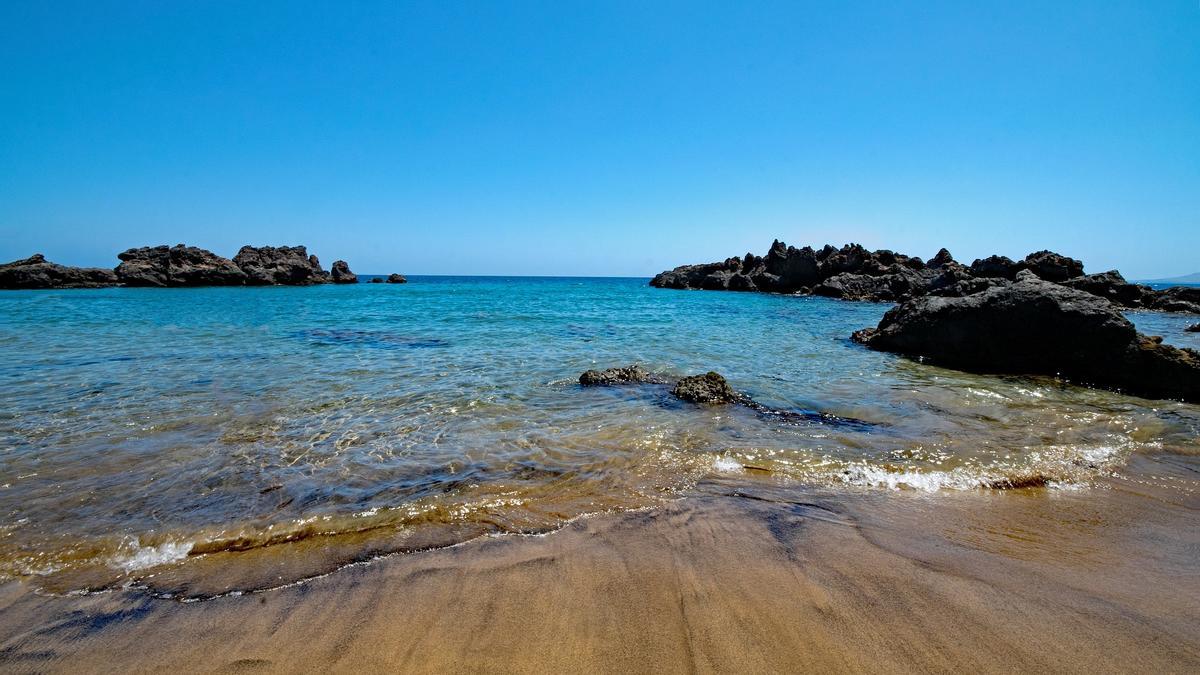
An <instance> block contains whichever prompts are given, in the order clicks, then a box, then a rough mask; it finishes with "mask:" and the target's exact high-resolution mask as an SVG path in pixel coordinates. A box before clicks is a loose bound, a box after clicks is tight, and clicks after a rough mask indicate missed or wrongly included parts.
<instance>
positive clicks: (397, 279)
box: [387, 274, 408, 284]
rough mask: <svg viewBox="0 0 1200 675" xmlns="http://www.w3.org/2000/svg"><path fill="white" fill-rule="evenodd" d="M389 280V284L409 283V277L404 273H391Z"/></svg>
mask: <svg viewBox="0 0 1200 675" xmlns="http://www.w3.org/2000/svg"><path fill="white" fill-rule="evenodd" d="M387 282H388V283H389V284H407V283H408V279H405V278H404V275H403V274H389V275H388V278H387Z"/></svg>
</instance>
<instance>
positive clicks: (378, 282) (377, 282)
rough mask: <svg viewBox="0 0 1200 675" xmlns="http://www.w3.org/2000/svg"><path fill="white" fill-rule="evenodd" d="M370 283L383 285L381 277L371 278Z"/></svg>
mask: <svg viewBox="0 0 1200 675" xmlns="http://www.w3.org/2000/svg"><path fill="white" fill-rule="evenodd" d="M371 283H373V284H382V283H383V278H381V277H373V278H372V279H371Z"/></svg>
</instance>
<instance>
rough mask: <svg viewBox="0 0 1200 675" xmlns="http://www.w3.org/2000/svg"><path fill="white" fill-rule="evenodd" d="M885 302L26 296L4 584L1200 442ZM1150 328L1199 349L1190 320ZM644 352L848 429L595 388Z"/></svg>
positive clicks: (947, 481) (965, 479)
mask: <svg viewBox="0 0 1200 675" xmlns="http://www.w3.org/2000/svg"><path fill="white" fill-rule="evenodd" d="M887 308H888V306H887V305H878V304H869V303H847V302H840V301H836V300H829V299H823V298H809V297H786V296H774V295H765V294H740V293H712V292H681V291H670V290H662V289H653V288H650V287H648V286H647V285H646V280H645V279H549V278H479V277H476V278H454V277H424V278H422V277H416V278H413V279H412V281H411V283H409V284H407V285H389V284H360V285H358V286H321V287H314V288H204V289H170V290H166V289H122V288H116V289H104V290H87V291H38V292H6V293H3V294H0V349H2V352H3V354H4V359H3V362H2V363H0V384H2V389H0V575H6V576H34V577H37V578H40V579H42V580H44V581H45V583H47V584H48V585H50V586H53V587H56V588H59V589H60V590H61V589H69V588H79V587H98V586H104V585H107V584H111V583H114V582H119V581H122V580H129V579H137V578H140V577H142V576H145V575H148V574H150V573H151V572H152V571H154V570H155V569H157V568H161V567H162V566H163V565H164V564H166V563H173V562H177V561H185V562H184V563H183V566H184V567H186V566H187V565H193V564H197V561H199V560H201V559H205V558H209V559H215V558H218V557H222V556H224V558H222V559H225V558H236V557H237V556H239V555H246V554H248V553H249V552H252V551H262V550H267V549H270V550H285V549H286V548H287V547H286V546H283V545H284V544H294V543H296V542H303V541H312V540H314V539H316V540H321V541H326V542H331V541H339V542H341V544H339V545H340V546H342V550H340V552H339V554H338V555H339V557H338V560H347V559H357V558H360V557H362V556H364V555H366V554H367V553H370V554H372V555H373V554H377V553H381V552H387V551H389V550H402V549H405V548H421V547H426V546H433V545H444V544H447V543H453V542H455V541H460V540H463V539H465V538H469V537H472V536H477V535H479V534H483V533H488V532H540V531H546V530H549V529H553V528H554V527H556V526H558V525H560V524H561V523H562V522H564V521H565V520H568V519H570V518H573V517H576V516H578V515H581V514H585V513H593V512H602V511H611V510H618V509H627V508H637V507H643V506H649V505H653V504H656V503H660V502H661V501H662V500H664V499H670V498H672V497H674V496H677V495H683V494H687V493H688V491H689V490H692V489H693V487H694V486H695V485H696V484H697V482H698V481H701V480H702V479H704V478H706V477H711V476H713V475H717V474H723V475H726V476H728V475H741V476H745V477H746V479H747V480H753V479H761V480H784V481H796V482H800V483H814V484H819V485H822V486H826V487H830V486H832V487H835V488H839V489H847V490H891V489H915V490H924V491H930V492H934V491H938V490H964V489H965V490H978V489H992V488H1004V487H1012V486H1018V487H1019V486H1024V485H1042V484H1046V483H1048V484H1049V485H1050V486H1051V488H1052V489H1053V488H1064V487H1066V488H1084V487H1086V486H1088V485H1089V483H1090V481H1092V480H1093V479H1095V478H1096V477H1097V476H1100V475H1102V474H1105V473H1108V472H1112V471H1115V470H1117V469H1119V468H1120V467H1121V466H1123V465H1124V464H1125V462H1126V461H1128V459H1129V457H1130V455H1131V454H1132V453H1156V452H1164V451H1169V452H1172V453H1183V454H1193V455H1194V454H1197V453H1200V443H1198V441H1197V435H1198V432H1200V408H1198V407H1197V406H1193V405H1186V404H1180V403H1174V402H1164V401H1147V400H1144V399H1138V398H1132V397H1127V396H1123V395H1120V394H1115V393H1111V392H1105V391H1095V390H1088V389H1082V388H1077V387H1073V386H1070V385H1067V384H1063V383H1060V382H1056V381H1053V380H1049V379H1028V378H995V377H987V376H979V375H969V374H964V373H958V372H954V371H949V370H944V369H939V368H934V367H931V366H927V365H922V364H919V363H915V362H912V361H909V360H905V359H901V358H897V357H894V356H891V355H887V354H880V353H875V352H871V351H868V350H866V349H863V348H861V347H859V346H857V345H854V344H852V343H851V342H849V340H848V336H849V334H850V333H851V332H852V331H853V330H855V329H858V328H862V327H865V326H870V325H874V324H875V323H876V322H877V321H878V320H879V318H880V316H881V315H882V314H883V312H884V311H886V309H887ZM1130 316H1131V318H1132V319H1133V320H1134V321H1135V323H1137V324H1138V326H1139V328H1140V329H1142V330H1143V331H1145V332H1149V333H1153V334H1159V335H1163V336H1164V337H1165V338H1166V340H1167V341H1168V342H1172V343H1175V344H1179V345H1183V346H1193V347H1200V335H1198V334H1194V333H1185V332H1183V328H1184V327H1185V326H1186V325H1188V324H1189V323H1191V322H1192V321H1191V320H1194V319H1195V317H1186V316H1173V315H1166V314H1156V313H1139V314H1132V315H1130ZM633 362H637V363H641V364H643V365H645V366H647V367H648V368H650V369H652V370H655V371H658V372H661V373H663V374H664V375H667V376H674V375H683V374H692V373H698V372H704V371H707V370H710V369H711V370H717V371H720V372H721V373H722V374H724V375H725V376H726V377H727V378H728V379H729V381H730V383H731V384H732V385H733V386H734V387H735V388H737V389H739V390H741V391H743V392H746V393H748V394H749V395H751V396H752V397H753V398H754V399H755V400H756V401H758V402H760V403H763V404H765V405H767V406H771V407H773V408H777V409H781V410H788V411H798V412H814V413H829V414H832V415H835V416H838V417H840V418H843V419H845V420H852V421H855V422H854V423H839V422H837V420H828V421H820V420H817V421H813V419H806V418H785V417H780V416H772V415H763V414H759V413H756V412H755V411H753V410H750V409H746V408H740V407H733V408H713V407H702V406H694V405H690V404H683V403H680V402H678V401H675V400H673V399H671V398H670V397H669V396H668V395H667V390H666V388H663V387H658V386H628V387H615V388H583V387H580V386H579V385H578V384H577V383H576V380H577V378H578V376H579V374H580V373H581V372H582V371H584V370H586V369H588V368H593V367H599V368H603V367H608V366H615V365H624V364H627V363H633ZM346 550H352V551H358V553H353V552H352V553H346ZM312 571H314V570H313V569H307V568H306V570H305V573H310V572H312ZM288 574H293V572H288ZM286 577H287V574H285V573H283V572H281V573H280V574H279V575H278V579H279V580H280V581H281V582H285V581H287V578H286Z"/></svg>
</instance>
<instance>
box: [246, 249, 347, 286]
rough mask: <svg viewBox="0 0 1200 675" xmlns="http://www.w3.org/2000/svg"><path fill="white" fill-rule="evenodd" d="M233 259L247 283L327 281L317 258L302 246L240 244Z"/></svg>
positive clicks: (305, 283) (285, 283) (252, 284)
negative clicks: (241, 245)
mask: <svg viewBox="0 0 1200 675" xmlns="http://www.w3.org/2000/svg"><path fill="white" fill-rule="evenodd" d="M233 262H234V264H236V265H237V266H238V267H239V268H240V269H241V270H242V272H244V273H245V275H246V284H247V285H249V286H273V285H284V286H309V285H312V284H323V283H326V282H327V281H328V280H329V275H328V273H327V272H325V270H323V269H321V261H320V260H318V259H317V256H315V255H309V254H308V249H306V248H305V247H303V246H243V247H242V248H241V249H239V250H238V252H237V255H235V256H233Z"/></svg>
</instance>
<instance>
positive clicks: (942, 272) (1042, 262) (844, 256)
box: [650, 241, 1200, 313]
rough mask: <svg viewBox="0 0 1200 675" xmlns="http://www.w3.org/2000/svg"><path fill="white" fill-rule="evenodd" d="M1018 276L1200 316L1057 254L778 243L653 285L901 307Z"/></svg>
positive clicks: (665, 276)
mask: <svg viewBox="0 0 1200 675" xmlns="http://www.w3.org/2000/svg"><path fill="white" fill-rule="evenodd" d="M1021 272H1029V273H1031V274H1033V275H1034V276H1036V277H1038V278H1041V279H1043V280H1046V281H1051V282H1054V283H1060V284H1063V285H1066V286H1069V287H1071V288H1076V289H1078V290H1082V291H1086V292H1088V293H1092V294H1094V295H1099V296H1101V297H1103V298H1106V299H1108V300H1110V301H1112V302H1115V303H1117V304H1119V305H1121V306H1122V307H1130V308H1144V309H1155V310H1162V311H1171V312H1197V313H1200V289H1193V288H1189V287H1176V288H1172V289H1168V290H1166V291H1155V290H1154V289H1151V288H1149V287H1147V286H1139V285H1137V284H1130V283H1127V282H1126V281H1125V279H1124V278H1122V277H1121V275H1120V273H1118V272H1116V271H1113V272H1105V273H1103V274H1094V275H1086V276H1085V275H1084V274H1083V263H1082V262H1080V261H1079V260H1076V259H1075V258H1070V257H1067V256H1065V255H1061V254H1058V253H1055V252H1053V251H1037V252H1035V253H1030V254H1029V255H1027V256H1025V258H1024V259H1023V260H1020V261H1014V260H1012V259H1010V258H1007V257H1005V256H999V255H994V256H989V257H987V258H981V259H978V260H975V261H974V262H972V263H971V265H970V266H966V265H963V264H961V263H959V262H957V261H955V260H954V256H952V255H951V254H950V251H948V250H946V249H944V248H943V249H941V250H939V251H938V252H937V254H936V255H934V256H933V258H931V259H930V260H929V262H928V263H925V262H923V261H922V260H921V259H920V258H918V257H915V256H907V255H903V254H900V253H895V252H893V251H888V250H879V251H868V250H867V249H865V248H863V247H862V246H860V245H858V244H847V245H845V246H843V247H842V248H840V249H838V248H834V247H833V246H824V247H822V248H821V249H819V250H818V249H813V248H811V247H808V246H806V247H804V248H795V247H792V246H788V245H786V244H784V243H783V242H780V241H775V242H774V243H772V244H771V248H770V250H769V251H767V254H766V255H765V256H756V255H754V254H752V253H747V254H746V255H745V256H743V257H741V258H739V257H736V256H735V257H733V258H728V259H726V260H724V261H722V262H719V263H710V264H706V265H684V266H682V267H676V268H675V269H673V270H669V271H666V272H662V273H660V274H659V275H657V276H655V277H654V279H653V280H651V281H650V285H651V286H657V287H660V288H675V289H702V290H729V291H764V292H771V293H792V294H801V295H820V296H825V297H831V298H840V299H843V300H868V301H875V302H903V301H905V300H908V299H911V298H917V297H921V296H924V295H929V294H932V295H938V296H942V297H951V296H954V297H960V296H964V295H970V294H972V293H978V292H980V291H983V290H986V289H989V288H992V287H994V286H997V285H1001V284H1004V283H1009V282H1012V281H1013V280H1015V279H1016V278H1017V275H1018V274H1020V273H1021Z"/></svg>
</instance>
